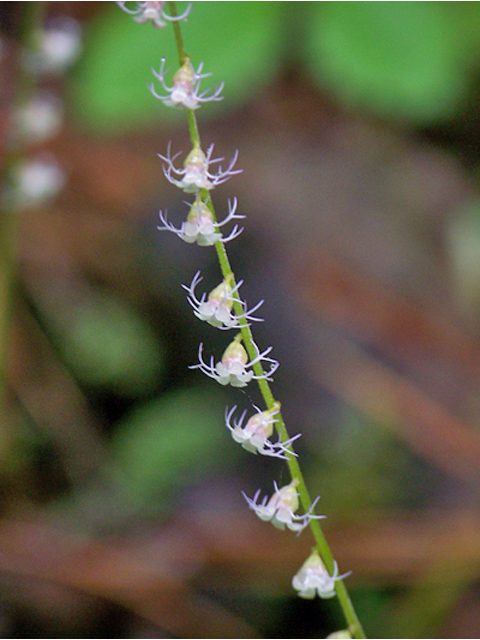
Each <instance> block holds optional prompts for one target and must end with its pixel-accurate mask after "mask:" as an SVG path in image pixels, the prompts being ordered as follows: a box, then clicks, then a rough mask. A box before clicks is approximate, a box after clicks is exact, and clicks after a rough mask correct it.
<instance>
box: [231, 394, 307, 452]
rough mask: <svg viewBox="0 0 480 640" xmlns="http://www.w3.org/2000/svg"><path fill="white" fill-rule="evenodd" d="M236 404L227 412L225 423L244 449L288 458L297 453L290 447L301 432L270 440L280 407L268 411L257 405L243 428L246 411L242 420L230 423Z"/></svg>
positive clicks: (241, 417)
mask: <svg viewBox="0 0 480 640" xmlns="http://www.w3.org/2000/svg"><path fill="white" fill-rule="evenodd" d="M236 409H237V407H236V405H235V406H234V407H232V408H231V409H230V411H228V412H227V411H226V412H225V423H226V425H227V427H228V429H229V430H230V433H231V434H232V437H233V439H234V440H235V442H238V443H239V444H241V445H242V447H243V448H244V449H246V450H247V451H250V452H251V453H255V454H256V453H261V454H262V455H264V456H273V457H276V458H281V459H282V460H287V459H288V456H287V454H289V455H292V456H295V455H297V454H296V453H294V452H293V451H292V450H291V449H290V445H291V444H292V442H293V441H294V440H296V439H297V438H299V437H300V435H301V434H300V433H299V434H298V435H296V436H293V438H289V439H288V440H286V441H285V442H281V441H280V439H279V440H278V442H270V440H269V438H270V436H271V435H272V434H273V425H274V423H275V422H276V420H275V417H274V416H275V415H276V414H277V413H278V412H279V411H280V407H279V406H277V407H276V408H275V409H270V410H267V411H261V410H260V409H259V408H258V407H255V409H256V410H257V413H256V414H255V415H253V416H252V417H251V418H250V419H249V420H248V422H247V424H246V425H245V427H243V428H242V425H243V421H244V419H245V416H246V413H247V412H246V411H244V412H243V413H242V415H241V416H240V420H238V421H237V420H234V423H233V427H232V425H231V424H230V420H231V418H232V416H233V414H234V413H235V411H236Z"/></svg>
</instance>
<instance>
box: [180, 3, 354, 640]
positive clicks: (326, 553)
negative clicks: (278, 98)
mask: <svg viewBox="0 0 480 640" xmlns="http://www.w3.org/2000/svg"><path fill="white" fill-rule="evenodd" d="M168 5H169V8H170V13H171V15H172V16H174V17H176V16H177V15H178V13H177V9H176V3H175V2H169V3H168ZM173 29H174V32H175V41H176V44H177V52H178V59H179V62H180V65H183V64H184V63H185V61H186V60H187V59H188V56H187V54H186V52H185V48H184V45H183V39H182V34H181V29H180V24H179V22H173ZM186 112H187V119H188V126H189V130H190V140H191V143H192V146H196V145H200V134H199V131H198V125H197V119H196V116H195V112H194V111H193V110H192V109H186ZM201 196H202V199H203V200H204V201H206V202H207V203H208V207H209V209H210V210H211V212H212V214H213V216H214V220H216V215H215V210H214V207H213V203H212V199H211V198H210V197H209V193H208V191H206V190H204V189H202V190H201ZM215 249H216V251H217V256H218V260H219V263H220V268H221V271H222V275H223V277H224V278H225V279H230V282H231V283H232V286H235V276H234V274H233V271H232V267H231V265H230V261H229V259H228V254H227V250H226V248H225V244H224V243H223V242H220V241H219V242H216V243H215ZM234 310H235V312H236V314H237V316H241V315H242V314H243V311H244V309H243V306H242V304H241V301H240V297H239V296H238V294H234ZM239 324H240V331H241V334H242V339H243V343H244V345H245V349H246V350H247V353H248V356H249V358H250V360H254V359H255V358H256V357H257V355H258V352H259V350H258V347H257V346H256V343H255V341H254V338H253V334H252V331H251V328H250V326H249V324H248V321H247V320H246V319H245V318H243V319H240V320H239ZM253 370H254V372H255V375H256V376H258V377H259V378H261V379H259V380H258V381H257V382H258V385H259V387H260V392H261V394H262V397H263V399H264V401H265V404H266V406H267V409H269V410H271V409H274V408H277V407H279V406H280V403H279V402H277V401H276V400H275V397H274V395H273V393H272V390H271V388H270V385H269V383H268V381H267V380H265V378H264V376H265V372H264V369H263V367H262V364H261V362H257V363H255V364H254V365H253ZM275 419H276V428H277V431H278V433H279V436H280V439H281V441H282V442H286V441H287V440H288V439H289V434H288V431H287V428H286V426H285V422H284V420H283V418H282V415H281V412H279V413H277V414H276V415H275ZM289 449H290V451H291V452H292V453H293V447H292V446H291V445H290V447H289ZM287 464H288V468H289V472H290V476H291V478H292V480H296V481H297V482H298V485H297V490H298V493H299V496H300V500H301V502H302V506H303V508H304V510H305V512H307V511H309V510H310V509H311V506H312V499H311V497H310V494H309V491H308V489H307V485H306V483H305V479H304V477H303V474H302V471H301V469H300V465H299V464H298V461H297V458H296V457H295V456H293V455H291V456H288V459H287ZM309 526H310V529H311V531H312V534H313V537H314V539H315V543H316V548H317V550H318V552H319V553H320V555H321V557H322V559H323V561H324V563H325V566H326V567H327V569H328V571H329V573H330V574H331V575H332V574H333V572H334V570H335V560H334V557H333V554H332V552H331V550H330V546H329V545H328V542H327V540H326V538H325V535H324V533H323V530H322V528H321V526H320V524H319V522H318V520H315V519H313V520H311V521H310V524H309ZM335 590H336V593H337V596H338V600H339V602H340V606H341V607H342V610H343V612H344V615H345V619H346V621H347V623H348V628H349V631H350V633H351V634H352V636H353V637H354V638H365V637H366V636H365V633H364V631H363V628H362V625H361V623H360V621H359V619H358V616H357V614H356V612H355V608H354V606H353V603H352V601H351V599H350V596H349V594H348V591H347V588H346V587H345V584H344V583H343V581H342V580H337V581H336V582H335Z"/></svg>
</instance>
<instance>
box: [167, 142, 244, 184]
mask: <svg viewBox="0 0 480 640" xmlns="http://www.w3.org/2000/svg"><path fill="white" fill-rule="evenodd" d="M180 153H181V152H178V153H176V154H175V155H174V156H171V155H170V144H169V145H168V149H167V155H166V156H162V155H161V154H159V156H160V158H161V159H162V160H163V161H164V162H166V163H167V164H166V165H164V166H163V173H164V174H165V177H166V178H167V180H168V181H169V182H171V183H172V184H174V185H175V186H176V187H179V188H180V189H183V190H184V191H185V192H187V193H196V192H197V191H199V190H200V189H206V190H207V191H210V190H211V189H213V188H214V187H216V186H218V185H219V184H222V183H223V182H226V181H227V180H228V179H229V178H231V177H232V176H233V175H235V174H237V173H241V172H242V169H233V167H234V166H235V163H236V162H237V158H238V151H235V153H234V155H233V158H232V160H231V161H230V164H229V165H228V168H227V169H226V170H225V171H223V169H222V167H221V166H219V167H218V171H217V173H215V174H213V173H211V172H210V171H209V165H212V164H215V163H218V162H221V161H222V160H223V159H224V158H215V159H214V160H212V159H211V158H212V153H213V144H212V145H210V147H209V148H208V150H207V153H206V155H205V154H204V153H203V151H202V149H201V148H200V146H199V145H198V144H197V145H195V146H194V147H193V149H192V150H191V151H190V153H189V154H188V156H187V157H186V159H185V162H184V163H183V169H177V168H176V167H175V165H174V164H173V163H174V161H175V159H176V158H178V156H179V155H180ZM175 175H177V176H178V177H182V179H181V180H177V179H176V178H175V177H174V176H175Z"/></svg>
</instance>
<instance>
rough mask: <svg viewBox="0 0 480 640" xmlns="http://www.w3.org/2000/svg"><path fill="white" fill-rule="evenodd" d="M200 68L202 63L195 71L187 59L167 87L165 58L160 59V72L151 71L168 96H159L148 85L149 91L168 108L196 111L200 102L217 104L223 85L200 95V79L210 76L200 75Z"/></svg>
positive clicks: (208, 74) (220, 98)
mask: <svg viewBox="0 0 480 640" xmlns="http://www.w3.org/2000/svg"><path fill="white" fill-rule="evenodd" d="M202 68H203V62H201V63H200V65H199V67H198V69H197V70H196V71H195V70H194V68H193V66H192V63H191V61H190V58H187V60H186V62H185V63H184V64H183V65H182V66H181V67H180V69H179V70H178V71H177V72H176V73H175V75H174V76H173V84H172V86H171V87H169V86H168V85H167V84H166V82H165V58H162V62H161V65H160V71H159V72H158V73H157V72H156V71H154V70H153V69H152V71H153V75H154V76H155V77H156V78H158V80H159V81H160V84H161V85H162V87H163V89H164V90H165V91H166V92H167V93H168V95H166V96H161V95H159V94H158V93H157V92H156V91H155V89H154V86H153V84H151V85H150V91H151V92H152V93H153V95H154V96H155V97H156V98H158V99H159V100H161V101H162V102H163V103H164V104H165V105H167V106H168V107H179V106H182V105H183V106H185V107H187V108H188V109H197V108H198V107H199V106H200V103H202V102H218V101H219V100H223V96H221V95H220V94H221V92H222V89H223V85H224V83H223V82H222V83H221V84H220V85H219V86H218V87H215V89H214V90H213V92H212V90H211V89H206V90H205V91H203V92H202V93H200V82H201V81H202V78H208V77H209V76H211V75H212V74H211V73H202Z"/></svg>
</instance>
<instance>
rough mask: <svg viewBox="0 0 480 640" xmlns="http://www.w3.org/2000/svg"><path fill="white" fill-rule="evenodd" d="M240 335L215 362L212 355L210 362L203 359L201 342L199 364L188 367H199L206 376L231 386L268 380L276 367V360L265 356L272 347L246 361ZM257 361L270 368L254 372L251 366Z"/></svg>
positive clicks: (246, 356) (201, 344) (243, 385)
mask: <svg viewBox="0 0 480 640" xmlns="http://www.w3.org/2000/svg"><path fill="white" fill-rule="evenodd" d="M241 339H242V338H241V335H240V334H239V335H238V336H237V337H236V338H235V339H234V340H233V341H232V342H231V343H230V344H229V345H228V347H227V348H226V349H225V351H224V353H223V356H222V360H221V362H217V363H216V364H215V360H214V358H213V356H212V357H211V358H210V364H207V363H206V362H205V361H204V360H203V355H202V353H203V343H200V346H199V348H198V359H199V360H200V362H199V364H194V365H191V366H190V369H200V371H202V372H203V373H204V374H205V375H206V376H208V377H209V378H213V379H214V380H216V381H217V382H218V383H219V384H222V385H227V384H230V385H232V387H246V386H247V384H248V383H249V382H250V381H251V380H270V381H271V377H270V376H272V375H273V374H274V373H275V371H276V370H277V368H278V362H277V361H276V360H273V359H272V358H267V354H268V353H270V351H271V350H272V347H268V349H265V351H263V353H260V352H259V353H258V355H257V357H256V358H255V359H254V360H251V361H250V362H248V354H247V352H246V351H245V347H244V346H243V345H242V344H241V343H240V340H241ZM257 362H268V363H269V364H270V370H269V371H268V372H267V373H264V374H263V375H261V376H257V375H255V374H254V372H253V370H252V369H251V367H253V365H254V364H256V363H257Z"/></svg>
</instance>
